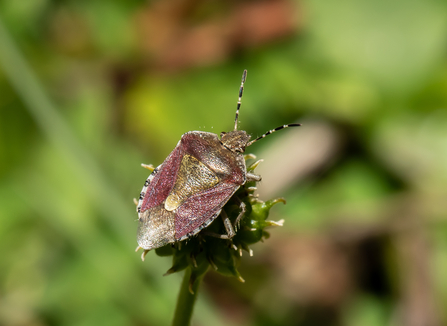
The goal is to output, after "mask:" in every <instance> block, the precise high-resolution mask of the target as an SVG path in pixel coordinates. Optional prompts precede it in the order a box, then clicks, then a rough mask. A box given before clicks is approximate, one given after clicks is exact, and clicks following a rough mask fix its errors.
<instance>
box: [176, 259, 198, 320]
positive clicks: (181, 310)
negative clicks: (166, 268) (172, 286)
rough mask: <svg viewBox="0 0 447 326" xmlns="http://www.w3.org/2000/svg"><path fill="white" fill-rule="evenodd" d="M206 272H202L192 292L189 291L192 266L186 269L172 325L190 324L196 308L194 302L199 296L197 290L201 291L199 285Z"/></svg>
mask: <svg viewBox="0 0 447 326" xmlns="http://www.w3.org/2000/svg"><path fill="white" fill-rule="evenodd" d="M205 274H206V272H205V273H202V274H201V275H200V276H199V277H197V279H196V280H195V282H194V284H193V285H192V291H193V293H191V292H190V291H189V280H190V277H191V267H188V268H187V269H186V270H185V274H184V275H183V281H182V285H181V287H180V292H179V294H178V298H177V306H176V307H175V313H174V320H173V321H172V326H189V325H190V323H191V316H192V312H193V310H194V304H195V302H196V298H197V292H198V291H199V285H200V283H201V282H202V279H203V276H204V275H205Z"/></svg>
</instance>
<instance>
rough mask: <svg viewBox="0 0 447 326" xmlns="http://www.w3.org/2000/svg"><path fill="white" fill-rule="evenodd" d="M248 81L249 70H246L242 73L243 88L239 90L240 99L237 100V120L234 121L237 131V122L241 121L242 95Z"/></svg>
mask: <svg viewBox="0 0 447 326" xmlns="http://www.w3.org/2000/svg"><path fill="white" fill-rule="evenodd" d="M246 79H247V69H245V70H244V72H243V73H242V81H241V87H240V88H239V99H238V100H237V107H236V118H235V119H234V130H235V131H236V130H237V122H238V119H239V109H240V108H241V101H242V93H244V83H245V80H246Z"/></svg>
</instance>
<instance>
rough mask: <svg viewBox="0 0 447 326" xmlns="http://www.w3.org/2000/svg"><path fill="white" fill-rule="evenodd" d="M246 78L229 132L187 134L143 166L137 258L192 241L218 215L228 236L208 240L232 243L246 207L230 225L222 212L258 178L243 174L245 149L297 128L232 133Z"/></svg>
mask: <svg viewBox="0 0 447 326" xmlns="http://www.w3.org/2000/svg"><path fill="white" fill-rule="evenodd" d="M246 77H247V71H246V70H244V72H243V74H242V81H241V86H240V89H239V99H238V102H237V108H236V117H235V121H234V130H232V131H229V132H222V133H221V134H220V138H219V137H218V136H217V135H216V134H213V133H209V132H204V131H190V132H187V133H185V134H184V135H183V136H182V138H181V139H180V141H179V142H178V144H177V146H176V147H175V148H174V150H173V151H172V152H171V154H169V156H168V157H167V158H166V159H165V161H164V162H163V163H162V164H161V165H159V166H158V167H157V168H155V169H154V168H153V167H152V166H149V165H144V164H143V165H142V166H143V167H146V168H148V169H150V170H152V171H153V172H152V173H151V174H150V175H149V177H148V178H147V180H146V182H145V183H144V186H143V189H142V190H141V193H140V197H139V200H138V203H137V212H138V220H139V226H138V235H137V241H138V247H137V250H138V249H144V253H143V255H142V258H144V255H145V254H146V253H147V252H148V251H149V250H151V249H154V248H159V247H161V246H164V245H166V244H168V243H174V242H177V241H182V240H185V239H188V238H190V237H192V236H193V235H195V234H197V233H198V232H200V231H201V230H202V229H204V228H206V227H207V226H208V225H210V224H211V222H213V221H214V220H215V219H216V217H217V216H219V214H221V215H222V218H223V221H224V226H225V229H226V231H227V235H216V234H212V235H214V236H218V237H220V238H222V239H230V238H232V237H233V236H234V235H235V231H234V227H235V226H236V225H237V223H238V222H239V220H240V218H242V216H243V214H244V212H245V205H244V204H243V202H240V207H241V212H240V214H239V216H238V217H237V219H236V222H235V223H234V224H233V225H232V223H231V222H230V220H229V219H228V217H227V215H226V214H225V212H224V211H223V210H222V207H223V206H224V205H225V204H226V203H227V202H228V200H229V199H230V198H231V197H232V196H233V194H234V193H235V192H236V190H238V189H239V187H240V186H242V185H244V184H245V183H246V182H250V181H260V180H261V177H260V176H258V175H256V174H253V173H250V172H247V168H246V165H245V159H244V155H243V153H244V152H245V148H246V147H248V146H250V145H252V144H253V143H255V142H256V141H258V140H260V139H262V138H264V137H266V136H268V135H270V134H272V133H273V132H275V131H278V130H281V129H283V128H288V127H295V126H300V124H296V123H292V124H288V125H283V126H280V127H277V128H275V129H272V130H270V131H268V132H266V133H265V134H263V135H262V136H260V137H258V138H256V139H254V140H251V141H250V138H251V136H250V135H248V134H247V132H245V131H244V130H238V129H237V124H238V117H239V109H240V107H241V99H242V93H243V90H244V83H245V79H246Z"/></svg>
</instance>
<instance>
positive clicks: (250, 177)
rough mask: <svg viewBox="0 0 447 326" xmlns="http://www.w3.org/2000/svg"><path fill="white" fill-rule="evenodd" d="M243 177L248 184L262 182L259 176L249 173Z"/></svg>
mask: <svg viewBox="0 0 447 326" xmlns="http://www.w3.org/2000/svg"><path fill="white" fill-rule="evenodd" d="M245 176H246V182H250V181H256V182H258V181H261V180H262V178H261V176H260V175H257V174H254V173H250V172H247V174H246V175H245Z"/></svg>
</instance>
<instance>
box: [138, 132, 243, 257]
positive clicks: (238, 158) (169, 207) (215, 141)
mask: <svg viewBox="0 0 447 326" xmlns="http://www.w3.org/2000/svg"><path fill="white" fill-rule="evenodd" d="M245 181H246V167H245V160H244V157H243V155H242V154H241V153H238V152H235V151H232V150H229V149H228V148H226V147H225V146H224V145H222V143H221V140H219V138H218V137H217V135H215V134H213V133H208V132H199V131H191V132H188V133H186V134H184V135H183V136H182V138H181V140H180V142H179V143H178V144H177V146H176V147H175V149H174V150H173V151H172V153H171V154H170V155H169V156H168V157H167V158H166V160H165V161H164V162H163V163H162V164H161V165H160V166H159V167H157V168H156V169H155V170H154V172H153V173H152V174H151V175H150V176H149V178H148V179H147V181H146V184H145V186H144V187H143V190H142V192H141V195H140V200H139V202H138V207H137V210H138V217H139V227H138V236H137V237H138V245H139V246H140V247H141V248H143V249H145V250H150V249H153V248H158V247H161V246H163V245H166V244H168V243H172V242H176V241H180V240H184V239H186V238H189V237H190V236H192V235H194V234H196V233H198V232H199V231H200V230H202V229H203V228H205V227H207V226H208V225H209V224H210V223H211V222H212V221H213V220H214V219H215V218H216V217H217V216H218V215H219V214H220V211H221V209H222V207H223V206H224V205H225V204H226V203H227V201H228V200H229V199H230V197H231V196H232V195H233V194H234V193H235V192H236V190H237V189H238V188H239V187H240V186H241V185H243V184H244V183H245Z"/></svg>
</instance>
